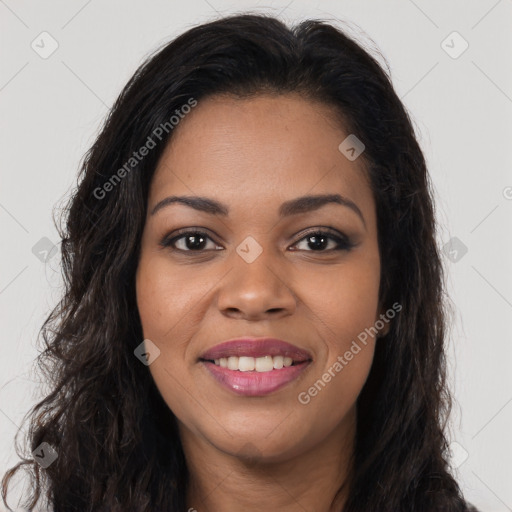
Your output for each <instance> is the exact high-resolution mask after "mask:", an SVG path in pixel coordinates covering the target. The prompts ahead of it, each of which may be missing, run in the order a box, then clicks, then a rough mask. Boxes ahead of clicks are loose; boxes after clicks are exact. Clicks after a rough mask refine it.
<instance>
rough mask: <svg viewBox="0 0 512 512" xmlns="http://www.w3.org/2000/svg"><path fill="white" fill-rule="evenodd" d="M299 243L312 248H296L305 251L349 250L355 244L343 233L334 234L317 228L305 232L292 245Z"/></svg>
mask: <svg viewBox="0 0 512 512" xmlns="http://www.w3.org/2000/svg"><path fill="white" fill-rule="evenodd" d="M336 233H337V232H336ZM303 240H305V242H303ZM300 243H302V244H303V246H306V247H311V248H312V250H308V249H307V248H306V249H304V248H303V249H298V250H305V251H307V252H330V251H349V250H350V249H352V248H353V247H354V246H355V244H354V243H353V242H352V241H351V240H350V239H349V238H348V237H347V236H345V235H341V234H334V233H332V232H331V231H328V230H323V229H318V228H316V229H315V230H312V231H310V232H309V233H307V234H306V235H305V236H303V237H302V238H301V239H300V240H299V241H298V242H297V243H296V244H294V246H297V245H300ZM329 245H330V247H329Z"/></svg>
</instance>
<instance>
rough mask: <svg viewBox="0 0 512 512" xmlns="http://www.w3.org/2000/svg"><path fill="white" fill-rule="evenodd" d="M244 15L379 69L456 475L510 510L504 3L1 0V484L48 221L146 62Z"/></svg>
mask: <svg viewBox="0 0 512 512" xmlns="http://www.w3.org/2000/svg"><path fill="white" fill-rule="evenodd" d="M247 10H250V11H252V12H266V13H271V14H274V15H277V16H279V17H280V18H281V19H282V20H284V21H285V22H296V21H298V20H302V19H305V18H317V19H324V20H327V21H331V22H335V23H338V24H339V26H340V27H341V28H344V29H345V30H347V31H349V34H350V35H352V36H353V37H355V38H356V39H358V40H359V41H360V42H361V43H362V44H364V45H365V46H367V47H371V45H373V44H375V45H377V47H378V48H379V49H380V51H381V52H382V54H383V55H384V56H385V58H386V59H387V61H388V63H389V65H390V69H391V76H392V80H393V83H394V86H395V88H396V90H397V93H398V94H399V96H400V97H401V98H402V100H403V102H404V104H405V106H406V108H407V109H408V111H409V113H410V115H411V117H412V119H413V122H414V125H415V128H416V130H417V135H418V138H419V140H420V143H421V146H422V148H423V150H424V152H425V156H426V158H427V162H428V165H429V170H430V173H431V176H432V180H433V183H434V186H435V193H436V205H437V217H438V221H439V224H440V231H439V244H440V246H442V247H443V254H444V258H445V262H446V268H447V270H448V291H449V295H450V303H451V305H452V307H453V308H454V310H455V316H454V318H453V323H452V328H451V330H450V332H449V343H450V345H449V354H448V356H449V366H450V382H451V384H452V387H453V389H454V394H455V399H456V404H455V408H454V411H453V414H452V421H451V424H450V439H451V442H452V455H453V466H454V468H456V469H455V471H456V475H457V477H458V479H459V481H460V483H461V485H462V488H463V490H464V492H465V494H466V497H467V499H468V500H470V501H471V502H473V503H474V504H475V505H476V506H477V507H479V508H480V509H481V510H482V511H485V512H504V511H510V510H512V486H511V485H510V483H511V482H512V462H511V455H512V440H511V436H510V432H512V371H511V369H510V364H511V356H512V336H511V333H512V328H511V324H510V320H511V319H512V272H511V265H510V262H511V261H512V257H511V256H512V242H511V234H512V229H511V228H512V222H511V220H512V172H511V155H512V144H511V142H512V124H511V119H512V66H511V65H510V54H511V49H512V30H510V28H511V27H512V0H498V1H496V0H482V1H478V2H477V1H448V2H447V1H445V0H435V1H430V2H427V1H424V0H415V1H412V0H394V1H387V2H383V1H377V0H372V1H368V0H365V1H361V0H359V1H356V0H353V1H344V0H343V1H339V0H338V1H329V0H318V1H309V2H306V1H305V0H285V1H267V2H261V1H246V0H244V1H238V2H235V1H227V0H187V1H179V2H174V1H163V0H158V1H151V2H142V1H134V0H129V1H128V0H124V1H121V0H103V1H101V2H100V1H98V0H88V1H87V0H66V1H63V0H61V1H56V0H54V1H51V0H50V1H46V2H28V1H25V0H18V1H16V0H0V51H1V70H0V109H1V127H0V129H1V136H0V140H1V187H0V223H1V238H2V247H3V249H2V250H1V251H0V258H1V260H0V269H1V271H0V308H1V314H2V315H1V322H2V324H1V343H2V345H1V349H2V350H1V354H2V355H1V357H0V433H1V435H0V474H3V473H4V472H5V470H6V469H7V468H8V467H10V466H12V465H13V464H14V463H15V462H16V460H17V459H16V456H15V452H14V442H13V440H14V435H15V433H16V431H17V430H18V427H19V426H22V419H23V416H24V414H25V413H26V412H27V411H28V409H29V408H30V406H31V405H33V404H34V403H35V400H36V399H37V398H38V397H39V396H40V394H41V392H42V390H43V389H44V388H42V387H41V385H40V384H38V381H39V379H40V376H39V375H38V374H37V373H34V371H33V366H32V362H33V361H34V358H35V357H36V355H37V354H38V347H39V345H38V344H37V335H38V330H39V328H40V327H41V324H42V322H43V320H44V319H45V317H46V315H47V314H48V312H49V311H50V308H51V307H53V306H54V305H55V304H56V302H57V300H58V299H59V297H60V292H61V288H60V284H61V280H60V269H59V264H60V263H59V257H60V252H59V238H58V235H57V232H56V230H55V228H54V225H53V221H52V210H53V209H54V208H55V207H56V208H58V207H59V205H61V202H62V200H63V199H64V198H66V197H67V196H68V194H69V192H70V190H71V187H73V185H74V184H75V182H76V175H77V172H78V169H79V165H80V160H81V158H82V157H83V155H84V153H85V151H86V150H87V149H88V147H89V146H90V145H91V144H92V142H93V140H94V138H95V135H96V134H97V132H98V128H99V126H100V123H101V121H102V120H103V119H104V118H105V116H106V114H107V113H108V110H109V108H110V106H111V105H112V104H113V102H114V100H115V99H116V97H117V95H118V94H119V93H120V91H121V88H122V87H123V85H124V84H125V83H126V81H127V80H128V79H129V78H130V76H131V75H132V73H133V72H134V71H135V69H136V68H137V66H138V65H139V64H140V63H141V62H142V60H143V59H144V57H145V56H146V55H148V53H150V52H151V51H152V50H154V49H155V48H157V47H158V46H159V45H161V44H162V43H164V42H166V41H169V40H170V39H172V38H174V37H175V36H177V35H178V34H180V33H181V32H183V31H185V30H186V29H188V28H190V27H192V26H193V25H196V24H199V23H202V22H206V21H209V20H213V19H215V18H217V17H219V16H221V15H224V14H230V13H235V12H241V11H247ZM370 38H371V40H373V42H372V41H371V40H370ZM52 52H53V53H52ZM381 62H382V60H381ZM54 245H55V247H54ZM25 427H26V425H24V426H23V428H25ZM22 489H23V482H22V481H20V483H19V484H18V487H17V489H16V492H19V493H20V494H21V493H23V490H22ZM18 510H21V509H18Z"/></svg>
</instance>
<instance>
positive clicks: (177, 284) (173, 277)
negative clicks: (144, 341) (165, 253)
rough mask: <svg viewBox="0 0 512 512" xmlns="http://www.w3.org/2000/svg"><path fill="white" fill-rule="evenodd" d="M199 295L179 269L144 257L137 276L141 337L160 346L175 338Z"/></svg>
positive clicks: (160, 259) (155, 259)
mask: <svg viewBox="0 0 512 512" xmlns="http://www.w3.org/2000/svg"><path fill="white" fill-rule="evenodd" d="M200 292H201V290H199V289H198V288H197V287H196V286H194V285H193V283H191V282H190V281H189V280H187V279H185V278H184V273H183V272H180V269H179V268H170V266H169V265H168V264H166V261H165V258H161V257H158V256H152V255H151V254H148V255H147V256H144V255H143V256H142V258H141V260H140V263H139V266H138V269H137V274H136V296H137V307H138V310H139V315H140V319H141V323H142V328H143V332H144V336H145V337H146V338H149V339H154V340H155V341H156V340H159V341H160V343H165V342H166V340H168V339H172V338H176V335H177V333H179V332H180V329H183V327H184V326H185V325H186V322H187V321H189V320H187V318H188V316H190V315H191V314H193V313H194V304H195V305H197V304H198V301H199V298H200V296H201V293H200Z"/></svg>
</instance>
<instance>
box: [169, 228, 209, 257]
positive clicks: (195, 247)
mask: <svg viewBox="0 0 512 512" xmlns="http://www.w3.org/2000/svg"><path fill="white" fill-rule="evenodd" d="M208 240H210V241H211V242H212V244H213V246H214V247H213V250H216V247H218V246H217V244H215V242H213V240H212V239H211V237H210V236H208V234H207V233H205V232H203V231H193V230H182V231H178V234H176V235H175V236H173V237H169V236H167V237H165V238H164V239H163V240H162V241H161V242H160V245H161V246H162V247H170V248H171V249H172V250H176V251H183V252H202V251H205V250H211V249H212V247H210V248H209V249H208V248H207V247H206V246H207V245H208V244H207V241H208ZM217 250H218V249H217Z"/></svg>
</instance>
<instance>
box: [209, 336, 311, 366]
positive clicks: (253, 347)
mask: <svg viewBox="0 0 512 512" xmlns="http://www.w3.org/2000/svg"><path fill="white" fill-rule="evenodd" d="M230 356H247V357H263V356H283V357H291V358H292V360H293V361H294V362H302V361H309V360H311V354H310V353H309V352H308V351H307V350H304V349H302V348H299V347H297V346H295V345H292V344H291V343H288V342H286V341H283V340H280V339H278V338H249V337H243V338H237V339H232V340H228V341H224V342H222V343H219V344H218V345H215V346H214V347H212V348H210V349H208V350H207V351H206V352H204V353H203V354H201V356H200V357H199V358H200V359H203V360H209V361H213V360H215V359H220V358H221V357H230Z"/></svg>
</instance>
